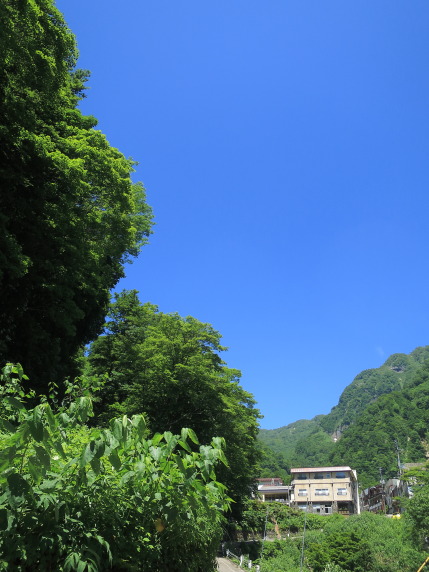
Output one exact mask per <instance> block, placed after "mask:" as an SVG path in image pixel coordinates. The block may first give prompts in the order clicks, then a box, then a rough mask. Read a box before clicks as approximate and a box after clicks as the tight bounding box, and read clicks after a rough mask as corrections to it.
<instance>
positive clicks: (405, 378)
mask: <svg viewBox="0 0 429 572" xmlns="http://www.w3.org/2000/svg"><path fill="white" fill-rule="evenodd" d="M428 358H429V346H425V347H419V348H416V349H415V350H414V351H413V352H411V353H410V354H408V355H407V354H393V355H392V356H390V357H389V358H388V359H387V360H386V362H385V363H384V364H383V365H382V366H381V367H379V368H376V369H369V370H364V371H363V372H361V373H360V374H358V375H357V376H356V377H355V379H354V380H353V382H352V383H351V384H350V385H348V386H347V387H346V388H345V390H344V391H343V393H342V394H341V396H340V399H339V402H338V405H336V406H335V407H333V408H332V410H331V412H330V413H329V414H328V415H318V416H316V417H314V418H313V419H311V420H303V419H301V420H299V421H296V422H295V423H291V424H289V425H287V426H285V427H281V428H279V429H274V430H261V431H260V434H259V439H260V441H261V442H262V443H263V444H264V445H267V446H268V447H270V448H271V449H273V451H275V452H276V453H280V454H282V455H283V457H284V458H285V462H286V463H287V464H288V465H296V466H304V465H307V466H316V465H321V464H328V463H339V464H344V463H349V464H352V465H353V467H354V468H358V465H359V467H361V469H360V471H361V472H362V471H363V472H364V473H365V474H368V479H371V478H373V477H374V475H375V473H374V466H375V465H374V463H375V464H377V474H378V467H379V466H381V465H379V463H380V462H382V461H383V462H384V465H385V469H386V471H387V472H390V473H392V471H393V472H394V471H395V459H396V453H395V451H393V452H392V451H390V449H389V447H390V446H391V445H392V446H393V440H392V439H394V438H395V436H393V437H392V438H390V437H388V436H387V434H386V435H385V436H384V437H383V438H384V439H385V440H386V439H387V440H389V439H390V441H389V443H390V445H389V446H387V444H386V443H387V441H386V442H385V445H383V446H382V450H384V449H385V450H386V455H387V457H388V458H389V461H387V457H386V459H384V458H382V459H379V460H376V459H378V456H377V455H375V456H373V454H372V452H373V451H375V450H377V447H374V444H373V443H371V441H372V440H373V438H371V436H370V435H369V432H370V429H369V428H370V427H371V428H372V429H371V431H373V432H375V434H378V433H377V429H376V428H375V426H374V425H373V423H372V416H374V420H375V419H376V416H375V412H377V411H383V407H386V408H387V409H386V411H385V412H384V413H383V412H382V413H380V416H381V419H380V420H378V421H374V422H375V423H377V422H378V423H382V420H383V416H384V417H389V418H390V419H392V415H391V410H392V408H393V409H395V406H394V404H395V403H396V401H395V400H399V402H401V403H402V400H403V399H408V398H409V394H408V393H407V392H408V391H411V387H414V388H415V391H417V393H418V390H417V387H418V386H419V385H420V384H421V383H422V379H424V376H425V374H424V372H425V371H426V369H425V367H424V362H425V360H427V359H428ZM419 380H420V381H419ZM421 389H422V391H424V388H423V387H422V388H421ZM389 394H391V395H392V397H391V398H389ZM413 395H414V394H413ZM404 396H407V397H404ZM381 398H383V399H381ZM371 404H373V406H372V405H371ZM367 408H368V409H367ZM402 414H404V415H405V414H406V412H405V409H404V407H402V406H400V407H399V410H397V411H396V413H395V415H394V416H393V418H394V419H395V423H394V427H393V426H392V427H391V431H393V430H395V431H396V427H397V426H398V427H399V425H400V424H399V425H398V416H399V417H401V415H402ZM362 415H363V419H364V426H365V427H366V428H367V430H365V431H362V424H361V416H362ZM420 417H421V416H420ZM420 417H419V419H420ZM358 422H359V424H358ZM355 424H356V426H355ZM390 425H391V423H390V424H389V423H386V426H390ZM357 427H359V429H358V428H357ZM404 431H405V432H406V433H407V434H409V436H408V438H407V439H408V440H407V444H406V443H404V444H403V445H401V446H403V447H404V449H405V450H406V455H405V457H406V459H405V460H409V461H415V460H420V459H421V457H422V455H423V454H424V450H423V449H424V448H423V446H422V444H421V439H423V438H424V436H423V433H422V430H421V429H419V430H417V431H415V430H414V429H413V421H412V420H410V423H405V425H404ZM362 432H363V434H364V435H365V438H368V440H367V441H365V439H364V438H363V437H362ZM343 433H344V436H343ZM399 433H400V435H402V434H403V433H401V431H400V432H399ZM404 435H405V433H404ZM342 436H343V437H342ZM346 437H347V439H346ZM398 439H399V437H398ZM364 441H365V442H364ZM358 443H361V447H360V448H358V449H357V448H356V447H357V444H358ZM368 448H369V451H367V449H368ZM383 448H384V449H383ZM346 451H347V453H348V454H347V456H343V452H344V453H345V452H346ZM358 451H359V453H358ZM390 457H391V458H390ZM347 459H350V461H348V460H347ZM359 459H362V460H363V459H366V461H367V462H366V463H360V460H359ZM392 463H393V465H392Z"/></svg>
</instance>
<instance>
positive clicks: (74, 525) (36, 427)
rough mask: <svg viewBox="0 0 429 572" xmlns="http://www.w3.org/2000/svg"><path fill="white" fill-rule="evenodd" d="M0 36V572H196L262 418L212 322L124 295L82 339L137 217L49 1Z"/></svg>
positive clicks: (239, 493) (139, 234)
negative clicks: (86, 106) (85, 109)
mask: <svg viewBox="0 0 429 572" xmlns="http://www.w3.org/2000/svg"><path fill="white" fill-rule="evenodd" d="M0 22H1V28H2V34H1V36H0V102H1V109H2V118H1V123H0V189H1V192H0V234H1V236H2V248H1V253H0V365H4V364H5V363H9V365H7V366H6V367H5V369H4V370H3V373H2V375H1V376H0V397H1V398H2V401H1V403H0V570H17V571H19V570H22V571H24V570H47V571H49V570H52V571H53V570H55V571H57V570H58V571H61V570H64V571H72V570H73V571H74V570H78V571H79V572H86V571H96V570H99V571H101V570H107V569H109V568H112V569H114V570H153V571H154V572H157V571H159V572H161V571H167V570H168V571H171V572H174V571H176V570H177V571H179V570H181V571H182V570H189V571H195V572H197V571H201V570H204V571H210V570H212V569H214V566H215V562H214V555H215V552H216V548H217V545H218V542H219V540H220V538H221V534H222V524H223V521H224V515H225V513H227V512H228V511H229V510H230V506H231V505H232V506H233V509H232V510H233V512H234V514H236V515H239V514H240V511H241V505H242V502H243V499H245V498H247V496H248V495H249V493H250V491H251V489H252V487H253V485H254V476H255V474H256V468H255V466H256V462H257V459H258V457H259V455H260V452H259V449H258V447H257V446H256V434H257V429H258V419H259V412H258V410H257V409H256V408H255V407H254V405H255V402H254V400H253V397H252V396H251V395H250V394H249V393H247V392H246V391H244V390H243V389H242V388H241V386H240V384H239V378H240V372H239V371H238V370H233V369H230V368H227V367H226V366H225V364H224V363H223V362H222V360H221V358H220V355H219V352H222V351H223V350H224V348H223V347H222V346H221V345H220V337H221V336H220V334H219V333H218V332H216V331H215V330H214V329H213V328H212V327H211V326H210V325H209V324H203V323H201V322H199V321H198V320H196V319H194V318H191V317H188V318H182V317H180V316H178V315H177V314H171V315H170V314H169V315H167V314H162V313H161V312H158V310H157V308H156V307H155V306H153V305H150V304H146V305H141V304H140V302H139V301H138V298H137V294H136V293H135V292H129V293H123V294H122V295H120V296H117V299H116V301H115V302H114V303H113V304H112V306H111V310H110V314H109V320H108V323H107V326H106V328H107V329H106V330H105V332H104V335H103V336H100V337H99V338H98V339H97V336H98V335H99V334H100V333H101V332H102V330H103V323H104V321H105V316H106V313H107V311H108V308H109V303H110V296H111V289H112V287H114V286H115V285H116V283H117V282H118V280H119V278H121V277H122V276H123V275H124V264H125V263H126V262H128V261H130V260H131V258H132V257H134V256H136V255H137V254H138V252H139V250H140V248H141V246H142V245H143V244H144V243H145V242H146V240H147V237H148V235H149V234H150V232H151V222H152V213H151V209H150V207H149V206H148V205H147V203H146V200H145V194H144V189H143V186H142V185H141V184H140V183H133V182H132V180H131V173H132V171H133V166H134V163H133V161H131V160H129V159H126V158H125V157H124V156H123V155H122V154H121V153H120V152H119V151H118V150H117V149H115V148H113V147H112V146H110V144H109V143H108V141H107V140H106V138H105V136H104V135H103V134H102V133H101V132H100V131H98V130H96V129H94V127H95V126H96V123H97V122H96V120H95V119H94V117H86V116H84V115H82V113H81V112H80V110H79V109H78V104H79V101H80V100H81V99H82V97H84V91H85V82H86V80H87V78H88V76H89V74H88V72H87V71H86V70H79V69H76V67H75V66H76V60H77V50H76V43H75V38H74V36H73V34H72V33H71V32H70V30H69V29H68V28H67V25H66V24H65V22H64V19H63V17H62V15H61V13H60V12H59V11H58V10H57V9H56V8H55V6H54V3H53V0H22V1H18V2H17V1H12V0H4V1H3V2H1V4H0ZM94 340H95V341H94ZM91 342H93V344H92V346H91V348H90V350H89V354H90V357H89V358H87V357H86V356H84V352H83V349H84V347H85V346H87V344H90V343H91ZM86 351H87V350H86ZM13 363H15V364H17V363H20V364H22V367H21V366H18V365H12V364H13ZM23 371H25V372H26V373H27V375H28V376H29V377H28V378H27V377H25V376H24V375H23ZM77 374H81V380H80V381H79V378H77V377H76V375H77ZM67 378H69V379H75V381H73V382H68V381H67ZM22 384H23V386H24V387H23V386H22ZM100 390H101V391H100ZM93 402H94V404H95V415H94V414H93ZM197 435H198V437H197ZM215 469H216V473H215ZM226 487H228V490H227V489H226ZM229 491H230V494H231V495H232V497H233V500H234V502H233V503H231V499H230V498H229Z"/></svg>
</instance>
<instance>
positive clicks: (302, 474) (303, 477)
mask: <svg viewBox="0 0 429 572" xmlns="http://www.w3.org/2000/svg"><path fill="white" fill-rule="evenodd" d="M306 478H307V475H306V474H305V473H299V475H298V480H299V481H305V480H306Z"/></svg>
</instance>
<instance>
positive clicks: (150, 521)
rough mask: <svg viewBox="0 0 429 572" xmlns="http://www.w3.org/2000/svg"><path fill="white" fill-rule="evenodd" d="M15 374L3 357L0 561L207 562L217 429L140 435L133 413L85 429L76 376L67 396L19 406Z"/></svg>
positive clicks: (216, 519) (173, 565) (180, 566)
mask: <svg viewBox="0 0 429 572" xmlns="http://www.w3.org/2000/svg"><path fill="white" fill-rule="evenodd" d="M22 380H23V376H22V370H21V369H20V368H17V367H15V366H11V365H9V366H7V367H6V368H4V370H3V374H2V379H1V381H2V389H1V397H2V406H1V410H0V443H1V453H0V468H1V474H0V554H1V556H0V569H1V570H47V571H48V570H55V571H57V570H58V571H61V570H64V571H71V570H79V571H82V572H83V571H85V570H88V571H97V570H106V569H108V568H110V567H113V568H114V569H115V570H118V571H119V570H154V571H157V570H159V571H161V570H165V571H172V572H174V571H177V572H178V571H179V570H180V571H182V570H189V571H195V572H197V571H199V570H211V569H213V566H214V553H215V550H216V547H217V545H218V542H219V540H220V537H221V534H222V526H221V524H222V519H223V516H222V514H223V511H224V510H226V509H227V508H228V504H229V501H228V498H227V497H226V495H225V487H224V486H223V485H221V484H220V483H218V482H217V481H216V477H215V473H214V467H215V465H216V464H218V462H219V461H221V462H226V461H225V457H224V454H223V451H222V446H223V441H222V439H220V438H215V439H213V440H212V443H211V445H209V446H208V445H201V446H199V444H198V440H197V437H196V436H195V434H194V433H193V431H192V430H191V429H182V430H181V432H180V435H173V434H172V433H170V432H168V431H167V432H164V433H162V434H161V433H156V434H154V435H152V436H151V437H150V436H149V434H148V430H147V428H146V423H145V419H144V416H142V415H134V416H132V417H131V418H128V417H127V416H123V417H119V418H114V419H111V420H110V423H109V427H108V428H105V429H89V428H88V427H87V425H86V422H87V420H88V418H89V417H90V416H91V415H92V401H91V397H90V392H89V391H88V389H86V387H85V384H83V385H82V386H81V387H80V388H78V387H77V386H74V387H73V386H70V387H69V388H68V390H67V391H68V392H69V394H70V395H74V397H73V398H71V399H70V402H69V403H68V404H67V405H66V406H65V405H63V406H60V407H57V408H52V407H51V405H50V404H49V403H48V401H46V400H42V402H41V403H40V404H39V405H37V406H36V407H34V408H27V406H26V401H27V400H28V399H27V398H26V396H25V393H24V391H23V389H22V387H21V384H20V382H21V381H22ZM24 383H25V382H24ZM78 393H79V394H80V396H79V397H76V395H77V394H78ZM28 397H31V395H30V396H28ZM195 448H197V451H195Z"/></svg>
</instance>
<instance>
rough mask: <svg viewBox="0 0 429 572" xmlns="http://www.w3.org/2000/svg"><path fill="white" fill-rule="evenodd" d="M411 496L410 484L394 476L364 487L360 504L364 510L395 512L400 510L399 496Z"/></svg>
mask: <svg viewBox="0 0 429 572" xmlns="http://www.w3.org/2000/svg"><path fill="white" fill-rule="evenodd" d="M412 496H413V492H412V488H411V487H410V484H409V483H408V482H407V481H405V480H403V479H399V478H394V479H389V480H388V481H386V482H384V481H383V482H382V483H381V484H379V485H375V486H373V487H368V488H367V489H365V490H364V491H363V492H362V494H361V506H362V510H364V511H369V512H380V513H384V514H397V513H399V512H400V510H401V509H400V503H399V498H401V497H402V498H411V497H412Z"/></svg>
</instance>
